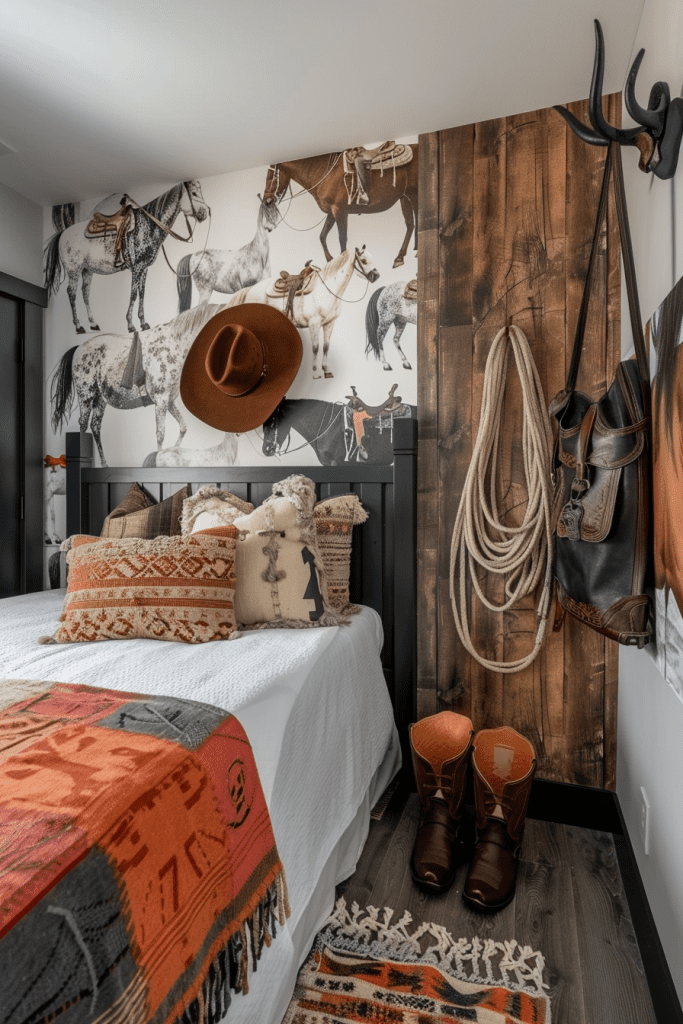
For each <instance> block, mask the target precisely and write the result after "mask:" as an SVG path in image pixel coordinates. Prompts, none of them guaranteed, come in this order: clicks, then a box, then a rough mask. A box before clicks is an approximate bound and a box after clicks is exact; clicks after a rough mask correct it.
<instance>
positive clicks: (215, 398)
mask: <svg viewBox="0 0 683 1024" xmlns="http://www.w3.org/2000/svg"><path fill="white" fill-rule="evenodd" d="M302 351H303V350H302V346H301V338H300V336H299V332H298V331H297V329H296V327H295V326H294V324H293V323H292V322H291V320H288V318H287V317H286V316H285V315H284V313H281V312H280V310H279V309H274V308H273V307H272V306H266V305H265V304H264V303H260V302H247V303H245V304H244V305H242V306H235V307H233V308H232V309H224V310H223V311H222V312H221V313H216V315H215V316H213V317H211V319H210V320H209V322H208V323H207V324H205V325H204V326H203V327H202V329H201V331H200V332H199V334H198V335H197V337H196V338H195V340H194V342H193V343H192V348H191V349H190V351H189V352H188V353H187V358H186V359H185V365H184V366H183V372H182V374H181V376H180V396H181V398H182V400H183V402H184V403H185V406H186V408H187V409H189V411H190V412H191V413H193V415H195V416H196V417H197V418H198V419H200V420H203V421H204V423H208V424H209V425H210V426H212V427H216V428H217V429H218V430H225V431H229V432H232V433H242V432H243V431H245V430H254V428H255V427H260V426H261V424H262V423H265V421H266V420H267V419H268V417H269V416H270V414H271V413H272V412H273V410H274V409H275V408H276V406H277V405H278V403H279V402H280V401H281V399H282V398H283V397H284V396H285V394H286V393H287V389H288V388H289V386H290V385H291V383H292V381H293V380H294V378H295V377H296V374H297V370H298V369H299V364H300V363H301V356H302Z"/></svg>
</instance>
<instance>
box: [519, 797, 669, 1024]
mask: <svg viewBox="0 0 683 1024" xmlns="http://www.w3.org/2000/svg"><path fill="white" fill-rule="evenodd" d="M527 816H528V817H529V818H536V819H537V820H539V821H556V822H558V823H560V824H562V825H576V826H578V827H579V828H590V829H595V830H597V831H600V832H611V833H612V835H613V836H614V848H615V850H616V854H617V861H618V863H619V871H620V872H621V880H622V882H623V884H624V892H625V893H626V900H627V902H628V907H629V911H630V913H631V920H632V922H633V930H634V931H635V934H636V939H637V942H638V947H639V949H640V958H641V960H642V961H643V969H644V971H645V977H646V978H647V983H648V987H649V989H650V998H651V999H652V1005H653V1007H654V1011H655V1016H656V1018H657V1024H683V1010H681V1004H680V1002H679V1000H678V995H677V993H676V988H675V986H674V983H673V978H672V977H671V971H670V970H669V965H668V963H667V961H666V956H665V955H664V949H663V948H662V943H661V941H660V938H659V934H658V932H657V928H656V926H655V921H654V918H653V916H652V911H651V910H650V904H649V903H648V899H647V895H646V893H645V887H644V885H643V880H642V878H641V876H640V871H639V870H638V862H637V861H636V856H635V853H634V852H633V846H632V845H631V839H630V837H629V834H628V829H627V828H626V823H625V821H624V816H623V814H622V811H621V806H620V804H619V798H618V797H617V794H616V793H610V792H608V790H606V789H593V788H591V787H590V786H573V785H570V784H568V783H564V782H548V781H547V780H546V779H534V782H533V786H532V790H531V797H530V798H529V807H528V811H527Z"/></svg>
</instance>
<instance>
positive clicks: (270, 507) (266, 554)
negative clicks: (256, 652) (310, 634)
mask: <svg viewBox="0 0 683 1024" xmlns="http://www.w3.org/2000/svg"><path fill="white" fill-rule="evenodd" d="M273 491H274V492H275V493H274V494H273V497H271V498H268V499H267V500H266V501H264V502H263V504H262V505H261V506H260V507H259V508H257V509H256V510H255V511H254V512H252V513H251V514H250V515H248V516H241V517H240V518H239V519H235V521H234V526H235V528H236V529H237V530H239V535H240V539H239V540H238V542H237V585H236V588H235V617H236V619H237V622H238V623H239V628H240V629H242V628H245V627H246V628H247V629H276V628H279V627H285V626H294V627H296V628H298V629H303V628H306V627H311V626H338V625H340V624H342V622H343V621H344V618H343V616H340V615H338V614H336V613H335V612H334V610H333V609H332V608H331V607H330V605H329V602H328V598H327V586H326V583H325V572H324V568H323V563H322V559H321V556H320V552H319V551H318V546H317V544H316V536H315V523H314V520H313V504H314V502H315V489H314V486H313V483H312V482H311V481H310V480H308V478H307V477H303V476H291V477H288V478H287V480H284V481H282V482H281V483H278V484H275V485H274V486H273Z"/></svg>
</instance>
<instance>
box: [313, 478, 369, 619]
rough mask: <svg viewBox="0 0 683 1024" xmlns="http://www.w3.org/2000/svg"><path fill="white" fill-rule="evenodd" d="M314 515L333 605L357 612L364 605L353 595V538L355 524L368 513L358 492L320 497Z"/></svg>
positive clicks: (343, 609) (349, 612)
mask: <svg viewBox="0 0 683 1024" xmlns="http://www.w3.org/2000/svg"><path fill="white" fill-rule="evenodd" d="M313 515H314V517H315V529H316V536H317V540H318V549H319V551H320V554H321V557H322V560H323V566H324V567H325V576H326V579H327V594H328V598H329V602H330V605H331V606H332V607H333V608H334V610H335V611H336V612H339V613H340V614H342V615H353V614H355V613H356V612H359V611H360V608H359V606H358V605H354V604H351V603H350V598H349V578H350V575H351V540H352V536H353V527H354V526H355V525H357V524H360V523H364V522H365V521H366V519H367V518H368V513H367V512H366V511H365V509H364V508H363V506H362V505H361V503H360V499H359V497H358V495H357V494H338V495H335V496H334V497H332V498H325V499H323V501H319V502H318V504H317V505H316V506H315V508H314V509H313Z"/></svg>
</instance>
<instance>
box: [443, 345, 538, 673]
mask: <svg viewBox="0 0 683 1024" xmlns="http://www.w3.org/2000/svg"><path fill="white" fill-rule="evenodd" d="M510 347H512V352H513V354H514V357H515V361H516V364H517V372H518V374H519V379H520V381H521V384H522V407H523V427H522V451H523V457H524V475H525V480H526V490H527V494H528V501H527V507H526V511H525V513H524V520H523V522H522V524H521V525H520V526H506V525H505V523H503V522H501V520H500V518H499V516H498V510H497V501H496V478H497V475H498V474H497V469H498V447H499V442H500V437H501V431H502V425H503V406H504V398H505V384H506V378H507V368H508V360H509V355H510ZM552 450H553V436H552V432H551V428H550V420H549V417H548V413H547V411H546V407H545V399H544V396H543V389H542V387H541V382H540V380H539V376H538V370H537V369H536V364H535V363H534V360H533V356H532V354H531V349H530V347H529V342H528V341H527V339H526V337H525V335H524V332H523V331H521V330H520V329H519V327H515V326H514V325H513V326H511V327H510V328H507V327H504V328H503V329H502V330H501V331H499V332H498V334H497V335H496V337H495V338H494V339H493V344H492V345H491V351H490V352H489V355H488V359H487V360H486V370H485V372H484V393H483V398H482V407H481V420H480V423H479V431H478V433H477V440H476V442H475V445H474V451H473V452H472V461H471V462H470V465H469V469H468V471H467V478H466V480H465V486H464V489H463V493H462V496H461V498H460V506H459V508H458V514H457V516H456V519H455V526H454V528H453V538H452V541H451V565H450V593H451V605H452V607H453V618H454V619H455V625H456V629H457V630H458V636H459V637H460V639H461V641H462V643H463V645H464V646H465V648H466V649H467V650H468V651H469V653H470V654H471V655H472V657H473V658H476V660H477V661H478V662H479V664H480V665H483V666H484V667H485V668H488V669H491V670H493V671H494V672H502V673H512V672H521V671H522V669H525V668H527V666H529V665H530V664H531V663H532V661H533V660H534V658H535V657H536V655H537V654H538V652H539V650H540V648H541V644H542V643H543V636H544V634H545V627H546V622H547V619H548V610H549V607H550V597H551V593H552V548H553V532H552V523H551V510H552V493H551V482H550V467H551V459H552ZM479 567H481V568H483V569H484V570H486V572H489V573H494V574H497V575H504V576H505V601H504V603H503V604H500V605H495V604H492V603H491V602H490V601H489V600H488V598H487V597H486V595H485V594H484V592H483V590H482V587H481V584H480V582H479V579H478V576H477V570H478V568H479ZM468 579H470V580H471V581H472V584H473V587H474V590H475V592H476V594H477V596H478V598H479V600H480V601H481V602H482V604H484V605H485V606H486V607H487V608H490V609H491V610H492V611H497V612H504V611H508V610H509V609H511V608H513V607H514V606H515V605H516V604H517V602H518V601H520V600H521V599H522V598H524V597H526V596H527V595H529V594H533V593H534V591H535V590H536V588H537V587H538V586H539V583H541V581H542V585H541V590H540V595H539V600H538V606H537V621H538V628H537V631H536V639H535V642H534V647H533V650H532V651H531V652H530V653H529V654H528V655H526V657H524V658H517V659H516V660H515V661H508V662H505V661H503V662H497V661H492V660H490V659H489V658H485V657H483V656H482V655H481V654H479V652H478V651H477V650H476V649H475V647H474V644H473V642H472V636H471V633H470V624H469V621H468V615H467V580H468Z"/></svg>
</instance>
